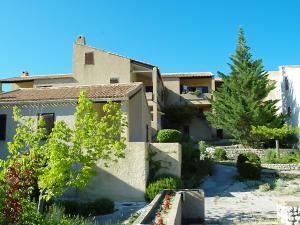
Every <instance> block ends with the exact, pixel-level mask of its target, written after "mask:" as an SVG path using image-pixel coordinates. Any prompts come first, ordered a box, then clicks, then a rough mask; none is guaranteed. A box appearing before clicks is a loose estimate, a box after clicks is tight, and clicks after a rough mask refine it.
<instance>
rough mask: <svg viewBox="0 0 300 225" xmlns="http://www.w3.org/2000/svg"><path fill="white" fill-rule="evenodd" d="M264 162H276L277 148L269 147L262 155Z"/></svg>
mask: <svg viewBox="0 0 300 225" xmlns="http://www.w3.org/2000/svg"><path fill="white" fill-rule="evenodd" d="M262 161H263V162H264V163H276V162H277V161H278V158H277V152H276V150H275V149H267V150H266V152H265V154H264V156H263V157H262Z"/></svg>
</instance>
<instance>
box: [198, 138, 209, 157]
mask: <svg viewBox="0 0 300 225" xmlns="http://www.w3.org/2000/svg"><path fill="white" fill-rule="evenodd" d="M207 147H208V146H207V144H206V142H205V141H199V142H198V149H199V158H200V159H201V160H203V159H206V158H208V153H207V151H206V148H207Z"/></svg>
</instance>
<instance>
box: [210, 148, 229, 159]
mask: <svg viewBox="0 0 300 225" xmlns="http://www.w3.org/2000/svg"><path fill="white" fill-rule="evenodd" d="M213 158H214V159H215V160H219V161H222V160H226V159H227V155H226V151H225V150H224V148H220V147H218V148H216V149H215V151H214V153H213Z"/></svg>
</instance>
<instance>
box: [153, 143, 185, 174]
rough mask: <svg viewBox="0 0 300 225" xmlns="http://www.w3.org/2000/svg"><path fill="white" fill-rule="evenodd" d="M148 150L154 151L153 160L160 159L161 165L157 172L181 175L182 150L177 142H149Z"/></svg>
mask: <svg viewBox="0 0 300 225" xmlns="http://www.w3.org/2000/svg"><path fill="white" fill-rule="evenodd" d="M150 150H151V151H154V152H156V155H155V156H154V158H153V160H160V161H161V162H162V166H163V167H166V168H161V169H160V170H159V171H158V174H163V173H167V174H172V175H175V176H178V177H181V163H182V159H181V158H182V152H181V144H179V143H151V144H150Z"/></svg>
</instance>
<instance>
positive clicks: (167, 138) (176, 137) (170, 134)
mask: <svg viewBox="0 0 300 225" xmlns="http://www.w3.org/2000/svg"><path fill="white" fill-rule="evenodd" d="M181 139H182V134H181V132H180V131H178V130H174V129H162V130H160V131H158V134H157V140H158V142H160V143H174V142H181Z"/></svg>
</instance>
